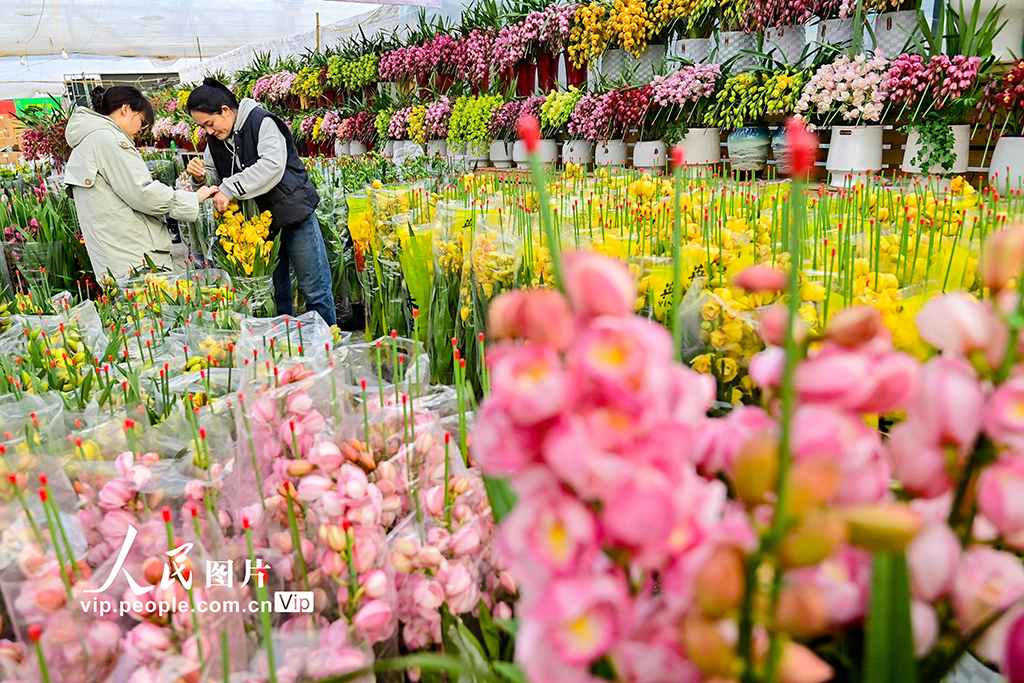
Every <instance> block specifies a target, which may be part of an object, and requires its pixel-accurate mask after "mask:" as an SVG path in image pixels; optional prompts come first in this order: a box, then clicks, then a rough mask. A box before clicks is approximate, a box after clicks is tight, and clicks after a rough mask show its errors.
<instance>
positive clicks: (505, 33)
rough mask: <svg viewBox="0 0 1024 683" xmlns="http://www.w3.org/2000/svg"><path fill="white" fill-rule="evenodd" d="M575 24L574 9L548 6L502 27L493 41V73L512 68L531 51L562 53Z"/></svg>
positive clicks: (571, 7) (565, 6)
mask: <svg viewBox="0 0 1024 683" xmlns="http://www.w3.org/2000/svg"><path fill="white" fill-rule="evenodd" d="M575 21H576V5H550V6H548V7H546V8H545V9H543V10H535V11H533V12H530V13H529V14H527V15H526V17H525V18H524V19H523V20H522V21H519V22H517V23H515V24H512V25H510V26H505V27H503V28H502V29H501V30H500V31H498V36H497V38H496V39H495V41H494V48H493V50H494V70H495V71H501V70H502V69H505V68H507V67H510V66H515V65H516V64H518V63H519V62H521V61H523V60H524V59H525V58H526V57H527V55H529V54H530V52H531V51H536V50H541V51H546V52H551V53H558V52H561V51H562V50H564V49H565V48H566V46H567V45H568V42H569V34H570V33H572V27H573V24H574V23H575Z"/></svg>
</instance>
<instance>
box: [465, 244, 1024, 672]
mask: <svg viewBox="0 0 1024 683" xmlns="http://www.w3.org/2000/svg"><path fill="white" fill-rule="evenodd" d="M563 263H564V276H563V277H564V289H565V292H566V293H565V295H563V294H560V293H558V292H552V291H532V290H531V291H517V292H511V293H507V294H503V295H501V296H500V297H499V298H498V299H496V300H495V301H494V302H493V305H492V308H491V320H490V330H491V334H492V336H493V337H494V338H495V339H498V340H501V341H499V342H498V343H497V344H496V345H495V346H494V347H493V348H492V349H491V350H490V352H489V361H490V368H491V386H492V393H491V395H490V396H489V397H488V399H487V400H486V401H485V402H484V404H483V405H482V407H481V412H480V415H479V416H478V423H477V431H476V436H475V440H474V444H473V446H474V448H473V453H474V458H475V459H476V460H477V461H478V462H479V463H480V465H481V468H482V469H483V470H484V472H485V473H489V474H491V475H495V476H502V475H505V476H509V477H510V478H511V484H512V486H513V487H514V489H515V491H516V493H517V494H518V497H519V500H518V502H517V504H516V507H515V508H514V509H513V511H512V513H511V514H510V515H509V517H508V518H507V519H506V520H505V521H504V522H503V523H502V525H501V530H500V534H499V545H500V547H501V549H502V552H503V559H504V560H505V561H506V562H507V564H508V567H509V570H510V571H511V572H512V573H513V574H514V575H515V576H516V577H517V578H518V579H519V581H520V590H521V599H520V602H519V604H518V607H517V614H518V617H519V623H520V626H519V632H518V637H517V643H516V646H517V650H516V658H517V662H518V663H520V665H521V666H522V667H523V669H524V671H525V672H526V674H527V676H528V677H529V678H530V679H531V680H534V681H544V680H559V681H586V682H588V683H589V682H591V681H594V680H595V678H594V676H593V674H592V671H594V670H595V668H596V669H599V670H605V671H613V672H615V679H616V680H620V681H638V682H640V681H642V682H645V683H647V682H650V683H653V682H655V681H670V680H687V681H690V680H692V681H699V680H708V679H716V680H734V679H737V678H739V677H740V676H745V675H754V676H757V675H758V674H756V673H754V672H758V671H760V672H763V671H764V668H763V667H764V666H765V664H766V661H769V660H770V661H771V662H773V664H772V665H773V666H775V667H777V669H776V671H775V673H774V674H773V676H774V679H775V680H779V681H783V682H791V683H792V682H797V681H800V682H803V683H816V682H822V683H823V682H824V681H828V680H831V679H832V677H833V676H834V675H835V672H834V671H833V669H832V667H831V666H830V665H829V664H828V663H826V662H825V661H824V660H823V659H821V658H820V657H819V656H818V655H817V654H816V653H815V650H814V649H812V647H817V646H820V645H821V644H822V643H825V642H829V639H830V638H842V637H844V634H845V633H846V632H847V631H848V630H850V629H860V628H861V627H862V626H863V624H864V619H865V616H866V612H867V604H868V595H869V587H870V583H871V580H872V566H873V564H872V562H873V559H872V558H873V555H875V554H885V553H903V552H906V557H907V560H908V565H909V571H910V580H911V586H912V594H913V604H912V605H911V606H909V607H910V616H911V623H912V627H913V637H914V649H915V653H916V655H917V657H918V658H919V659H920V660H921V666H922V667H925V669H927V670H932V669H931V668H929V667H936V666H942V665H945V666H947V667H948V666H950V665H951V664H952V662H953V661H955V658H956V656H957V655H956V654H955V653H956V647H957V646H958V644H959V643H961V642H965V641H968V639H974V638H976V637H977V636H978V635H981V638H980V639H978V640H977V641H976V642H975V643H974V645H973V651H974V652H975V653H976V654H978V655H979V656H982V657H984V658H985V659H986V660H988V661H990V662H992V663H994V664H996V665H997V666H1004V665H1007V666H1012V665H1013V662H1018V661H1019V662H1024V642H1019V641H1016V640H1013V639H1009V640H1008V637H1007V634H1008V633H1009V632H1010V631H1011V626H1013V628H1014V629H1017V630H1015V631H1014V632H1015V633H1016V632H1017V631H1019V630H1024V620H1022V622H1021V627H1020V628H1019V629H1018V628H1017V627H1016V626H1014V622H1015V619H1017V617H1018V615H1021V614H1022V613H1024V565H1022V564H1021V562H1020V560H1019V558H1017V557H1016V556H1015V555H1014V554H1013V553H1012V552H1010V551H1009V549H1020V548H1021V547H1022V545H1024V515H1022V514H1020V513H1019V511H1018V510H1016V508H1015V507H1014V505H1013V504H1012V502H1011V501H1013V500H1014V496H1015V495H1016V496H1019V492H1020V491H1022V490H1024V464H1022V463H1024V461H1022V460H1021V457H1020V456H1019V449H1020V448H1022V447H1024V419H1022V418H1021V417H1020V415H1022V414H1024V409H1022V406H1024V383H1022V382H1021V380H1020V379H1018V373H1017V370H1016V366H1015V363H1014V360H1015V358H1019V357H1020V356H1019V355H1016V356H1015V355H1012V354H1019V353H1021V352H1024V344H1020V343H1019V342H1018V343H1015V344H1010V343H1009V341H1008V340H1009V337H1010V330H1011V329H1014V330H1016V329H1017V328H1016V327H1012V328H1011V326H1012V325H1019V322H1018V321H1017V319H1015V318H1014V317H1013V313H1014V312H1015V311H1017V307H1018V305H1019V302H1020V298H1019V296H1018V294H1017V293H1016V292H1013V291H1010V290H1007V289H1006V287H1007V283H1008V282H1010V281H1011V280H1012V279H1013V278H1015V277H1017V276H1018V275H1019V273H1020V272H1021V267H1022V265H1024V228H1021V229H1017V230H1015V231H1008V232H1007V233H1006V234H1002V233H1000V234H998V235H996V236H994V237H993V243H992V246H991V247H989V246H988V245H987V246H986V253H985V255H984V256H983V267H982V272H983V273H984V275H983V277H984V279H985V281H986V284H988V285H989V287H991V288H992V290H993V292H994V293H995V294H996V296H995V297H994V298H993V299H991V300H987V301H985V302H978V301H977V300H975V299H973V298H972V297H970V296H968V295H966V294H947V295H941V296H939V297H936V298H935V299H933V300H932V301H930V302H929V303H928V304H926V305H925V307H924V308H922V310H921V312H920V313H919V315H918V318H917V324H918V329H919V332H920V334H921V336H922V338H923V339H924V340H925V341H927V342H928V343H930V344H932V345H933V346H935V347H936V348H937V349H939V350H940V351H941V352H942V355H941V356H938V357H936V358H934V359H932V360H930V361H928V362H927V363H924V364H922V363H921V362H920V361H918V360H917V359H915V358H914V357H911V356H909V355H907V354H904V353H901V352H897V351H895V350H894V348H893V343H892V335H891V334H890V333H889V331H888V330H887V329H886V328H885V327H884V325H883V324H882V319H881V315H880V314H879V312H878V311H877V310H874V309H871V308H867V307H854V308H850V309H846V310H844V311H842V312H840V313H838V314H836V315H835V316H834V317H833V318H832V320H831V321H830V323H829V324H828V326H827V328H826V330H825V331H824V334H823V335H822V336H820V337H819V338H816V339H813V340H812V339H811V334H810V331H809V330H808V329H807V327H806V326H805V325H804V324H803V323H802V322H801V321H800V319H799V317H791V313H790V311H788V310H786V309H785V308H784V307H783V306H774V307H770V308H768V309H766V310H764V311H762V315H761V331H762V335H763V337H764V339H765V342H766V344H767V348H766V350H765V351H764V352H763V353H761V354H759V355H758V356H756V357H755V358H754V360H753V361H752V363H751V368H750V375H751V377H752V379H754V381H755V382H756V383H757V385H758V386H759V387H760V389H761V394H762V398H763V407H760V406H745V407H741V408H738V409H735V410H733V411H732V412H731V413H730V414H728V416H726V417H724V418H709V417H707V411H708V409H709V408H710V406H711V403H712V402H713V399H714V383H713V381H712V380H710V379H709V378H708V377H707V376H702V375H697V374H695V373H693V372H691V371H689V370H688V369H686V368H685V367H683V366H682V365H679V364H677V363H676V362H674V361H673V349H672V342H671V338H670V334H669V333H668V332H667V331H666V330H665V329H664V328H663V327H660V326H658V325H655V324H653V323H650V322H648V321H647V320H644V319H641V318H638V317H635V316H633V315H632V310H633V304H634V301H635V298H634V296H635V289H634V285H633V281H632V276H631V275H630V273H629V271H628V270H627V269H626V268H625V267H624V266H622V265H621V264H618V263H616V262H615V261H613V260H610V259H606V258H603V257H600V256H596V255H591V254H582V253H576V254H569V255H567V256H566V257H565V258H564V261H563ZM787 279H788V278H787V275H786V274H785V273H784V272H782V271H780V270H776V269H774V268H769V267H767V266H754V267H751V268H748V269H747V270H746V271H743V272H742V273H740V274H739V275H738V276H737V277H736V280H735V282H734V284H735V285H736V286H738V287H741V288H743V289H747V290H748V291H752V292H768V291H776V292H777V291H781V290H784V289H786V286H787V285H786V281H787ZM1018 317H1019V314H1018ZM790 321H792V323H791V322H790ZM789 324H792V325H793V327H792V329H791V331H790V330H788V329H787V326H788V325H789ZM1014 334H1016V331H1014ZM513 339H519V340H525V341H526V342H527V343H526V344H518V343H515V342H513V341H509V340H513ZM787 343H791V344H792V347H791V348H792V350H791V352H790V354H787V352H786V351H785V348H786V346H787ZM1011 347H1012V348H1013V352H1012V354H1011V355H1009V356H1007V350H1008V349H1009V348H1011ZM1018 347H1019V348H1018ZM787 387H791V388H792V395H791V396H790V395H789V394H788V393H787V392H788V389H787ZM897 411H902V414H905V419H903V420H902V421H901V422H899V424H897V425H896V426H895V427H894V428H892V430H891V436H890V438H888V439H885V438H883V434H882V433H880V432H879V431H878V430H876V429H872V428H870V427H869V426H868V425H867V424H866V423H865V417H866V416H869V415H899V414H900V413H897ZM894 479H895V480H896V481H897V482H898V483H899V484H900V489H899V490H900V491H901V496H900V498H902V500H900V499H899V498H897V497H896V496H895V495H894V493H893V488H892V486H891V482H892V481H893V480H894ZM780 482H785V488H784V490H783V489H782V488H778V487H779V486H780ZM910 497H912V498H913V499H912V500H909V501H908V500H907V498H910ZM751 568H756V572H755V573H751ZM993 622H994V625H992V626H991V627H990V628H987V629H985V627H986V626H988V625H990V624H992V623H993ZM951 658H952V659H951ZM945 670H948V668H947V669H943V670H942V671H943V672H944V671H945Z"/></svg>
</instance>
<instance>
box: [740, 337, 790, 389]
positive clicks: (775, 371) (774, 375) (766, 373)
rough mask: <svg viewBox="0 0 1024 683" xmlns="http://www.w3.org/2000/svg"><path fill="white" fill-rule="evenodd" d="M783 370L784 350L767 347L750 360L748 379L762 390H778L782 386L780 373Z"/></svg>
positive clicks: (784, 366)
mask: <svg viewBox="0 0 1024 683" xmlns="http://www.w3.org/2000/svg"><path fill="white" fill-rule="evenodd" d="M785 369H786V350H785V349H784V348H782V347H781V346H769V347H768V348H766V349H765V350H764V351H762V352H761V353H758V354H756V355H755V356H754V357H753V358H751V359H750V368H749V374H750V379H752V380H753V381H754V384H756V385H757V386H759V387H761V388H762V389H778V388H779V387H780V386H782V373H783V371H784V370H785Z"/></svg>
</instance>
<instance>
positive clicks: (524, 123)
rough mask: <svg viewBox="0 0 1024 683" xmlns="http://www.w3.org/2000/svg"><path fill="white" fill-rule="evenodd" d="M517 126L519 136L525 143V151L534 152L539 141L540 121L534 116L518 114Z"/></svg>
mask: <svg viewBox="0 0 1024 683" xmlns="http://www.w3.org/2000/svg"><path fill="white" fill-rule="evenodd" d="M517 126H518V128H519V138H520V139H521V140H522V141H523V142H524V143H526V151H527V152H529V153H530V154H534V153H535V152H536V151H537V145H538V143H539V142H540V121H538V120H537V117H535V116H520V117H519V122H518V124H517Z"/></svg>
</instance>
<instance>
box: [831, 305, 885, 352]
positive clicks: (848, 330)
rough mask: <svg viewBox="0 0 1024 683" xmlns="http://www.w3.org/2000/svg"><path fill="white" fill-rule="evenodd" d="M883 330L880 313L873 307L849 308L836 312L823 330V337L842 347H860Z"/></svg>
mask: <svg viewBox="0 0 1024 683" xmlns="http://www.w3.org/2000/svg"><path fill="white" fill-rule="evenodd" d="M883 329H885V326H884V325H883V323H882V313H881V312H880V311H879V310H878V309H877V308H875V307H873V306H851V307H850V308H844V309H843V310H841V311H838V312H837V313H836V314H835V316H833V317H832V319H831V320H829V321H828V325H827V326H826V328H825V336H826V337H828V338H829V339H830V340H831V341H833V342H835V343H837V344H841V345H843V346H860V345H861V344H866V343H867V342H869V341H871V340H872V339H874V338H875V335H877V334H878V333H879V332H881V331H882V330H883Z"/></svg>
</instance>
